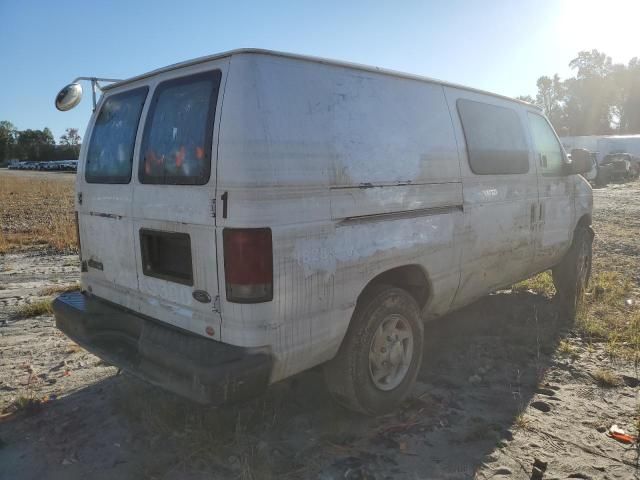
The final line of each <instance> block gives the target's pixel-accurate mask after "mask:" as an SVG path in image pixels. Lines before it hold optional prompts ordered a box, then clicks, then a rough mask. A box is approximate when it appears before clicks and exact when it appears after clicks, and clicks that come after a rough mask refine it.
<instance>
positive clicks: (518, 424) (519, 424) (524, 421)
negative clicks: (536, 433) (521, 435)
mask: <svg viewBox="0 0 640 480" xmlns="http://www.w3.org/2000/svg"><path fill="white" fill-rule="evenodd" d="M530 423H531V419H530V418H529V417H527V416H526V415H525V413H524V412H521V413H519V414H518V416H517V417H516V418H515V419H514V421H513V426H514V428H516V429H518V430H526V429H527V428H529V424H530Z"/></svg>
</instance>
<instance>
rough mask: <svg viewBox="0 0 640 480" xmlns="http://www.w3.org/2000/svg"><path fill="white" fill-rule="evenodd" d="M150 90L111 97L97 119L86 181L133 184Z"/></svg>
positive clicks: (132, 91)
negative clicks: (142, 117)
mask: <svg viewBox="0 0 640 480" xmlns="http://www.w3.org/2000/svg"><path fill="white" fill-rule="evenodd" d="M148 91H149V89H148V87H142V88H137V89H135V90H130V91H128V92H123V93H119V94H116V95H112V96H110V97H109V98H107V99H106V100H105V101H104V103H103V104H102V107H101V108H100V113H99V114H98V117H97V118H96V123H95V125H94V126H93V132H92V133H91V141H90V142H89V151H88V152H87V162H86V166H85V179H86V180H87V182H88V183H129V181H130V180H131V165H132V163H133V145H134V143H135V139H136V132H137V130H138V122H139V121H140V114H141V113H142V106H143V105H144V102H145V99H146V98H147V92H148Z"/></svg>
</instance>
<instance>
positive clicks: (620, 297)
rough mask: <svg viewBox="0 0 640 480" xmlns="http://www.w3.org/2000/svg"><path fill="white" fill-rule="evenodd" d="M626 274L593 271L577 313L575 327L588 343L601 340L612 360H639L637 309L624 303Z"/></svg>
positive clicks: (628, 288)
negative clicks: (595, 272)
mask: <svg viewBox="0 0 640 480" xmlns="http://www.w3.org/2000/svg"><path fill="white" fill-rule="evenodd" d="M632 286H633V284H632V282H631V280H630V279H629V278H628V276H625V275H623V274H622V273H620V272H615V271H603V272H598V273H597V274H595V275H594V276H593V277H592V279H591V284H590V286H589V289H588V291H587V295H586V296H585V302H584V304H583V305H582V308H581V309H580V311H579V312H578V316H577V319H576V327H577V328H578V330H579V331H580V332H581V333H582V335H583V336H584V337H586V339H587V340H588V341H589V342H603V343H605V344H606V345H605V350H606V351H607V354H608V355H609V356H610V357H611V358H612V359H625V360H629V361H632V362H634V363H638V362H640V309H638V307H637V306H631V307H629V306H627V305H626V303H625V300H626V299H627V298H628V297H629V295H630V293H631V290H632Z"/></svg>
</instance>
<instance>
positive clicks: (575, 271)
mask: <svg viewBox="0 0 640 480" xmlns="http://www.w3.org/2000/svg"><path fill="white" fill-rule="evenodd" d="M592 243H593V232H592V231H591V229H590V228H589V227H585V226H581V227H578V228H577V229H576V231H575V234H574V237H573V243H572V245H571V248H570V249H569V251H568V252H567V254H566V255H565V256H564V258H563V259H562V261H561V262H560V263H559V264H558V265H557V266H556V267H554V268H553V270H552V273H553V283H554V285H555V287H556V290H557V292H558V293H557V295H558V298H559V299H560V301H561V304H562V306H563V308H564V309H565V311H566V313H567V315H568V317H569V320H571V321H573V320H574V319H575V317H576V313H577V311H578V307H579V305H580V303H581V302H582V299H583V297H584V292H585V290H586V289H587V287H588V286H589V277H590V276H591V257H592Z"/></svg>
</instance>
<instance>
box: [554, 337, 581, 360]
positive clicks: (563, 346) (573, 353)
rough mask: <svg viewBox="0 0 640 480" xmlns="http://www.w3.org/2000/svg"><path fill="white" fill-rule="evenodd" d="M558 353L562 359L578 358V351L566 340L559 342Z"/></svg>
mask: <svg viewBox="0 0 640 480" xmlns="http://www.w3.org/2000/svg"><path fill="white" fill-rule="evenodd" d="M558 353H559V354H560V355H562V356H564V357H569V358H572V359H574V360H575V359H576V358H578V357H579V355H578V350H577V349H576V347H574V346H573V345H572V344H571V342H569V341H568V340H560V343H559V344H558Z"/></svg>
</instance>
